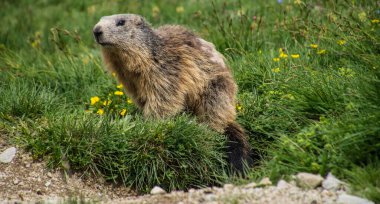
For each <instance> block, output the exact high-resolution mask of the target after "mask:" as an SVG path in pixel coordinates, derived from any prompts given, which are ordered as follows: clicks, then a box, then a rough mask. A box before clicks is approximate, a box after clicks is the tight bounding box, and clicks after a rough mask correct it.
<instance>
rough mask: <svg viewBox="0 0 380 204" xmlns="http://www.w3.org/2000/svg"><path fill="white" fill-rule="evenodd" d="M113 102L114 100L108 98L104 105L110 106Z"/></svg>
mask: <svg viewBox="0 0 380 204" xmlns="http://www.w3.org/2000/svg"><path fill="white" fill-rule="evenodd" d="M111 102H112V101H111V100H109V99H108V100H106V101H104V102H103V105H104V106H108V105H110V104H111Z"/></svg>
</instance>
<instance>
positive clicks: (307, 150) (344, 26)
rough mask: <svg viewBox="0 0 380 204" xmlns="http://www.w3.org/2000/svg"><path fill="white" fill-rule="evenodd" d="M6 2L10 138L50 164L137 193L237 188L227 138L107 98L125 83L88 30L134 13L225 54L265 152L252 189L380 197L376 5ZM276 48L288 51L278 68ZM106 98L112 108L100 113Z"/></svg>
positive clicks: (0, 34)
mask: <svg viewBox="0 0 380 204" xmlns="http://www.w3.org/2000/svg"><path fill="white" fill-rule="evenodd" d="M181 6H182V7H183V12H176V8H177V7H181ZM0 7H1V8H2V13H3V14H4V15H3V16H4V17H3V19H2V23H3V25H4V26H3V27H2V29H0V70H1V75H0V96H1V97H0V132H1V136H2V137H6V139H7V140H8V141H11V142H14V143H17V144H19V145H21V146H23V147H25V148H26V149H28V150H29V151H31V152H32V153H33V155H34V156H35V158H45V159H47V160H48V161H49V164H50V166H51V167H53V168H63V169H65V170H67V171H80V172H85V173H90V174H92V173H95V174H97V175H99V176H104V177H105V178H106V179H108V180H110V181H114V182H123V183H124V184H125V185H126V186H131V187H133V188H134V189H135V190H137V191H140V192H146V191H147V190H149V189H150V188H151V187H152V186H154V185H161V186H163V187H164V188H166V189H167V190H172V189H187V188H191V187H199V186H206V185H211V184H220V183H223V182H225V181H229V180H230V179H231V178H226V176H225V175H226V173H225V171H224V168H225V163H224V152H223V143H224V139H225V138H224V137H223V136H220V135H218V134H217V133H214V132H212V131H211V130H209V129H207V128H205V127H204V126H201V125H197V124H195V122H194V119H193V118H192V117H191V116H184V115H181V116H178V117H175V118H173V119H168V120H164V121H145V120H143V119H141V113H140V112H139V111H138V110H137V109H136V107H134V105H133V104H128V103H127V102H126V100H127V98H126V97H125V96H122V97H120V98H117V96H114V95H112V93H113V92H114V91H117V90H118V88H116V86H117V83H116V81H115V80H114V78H113V77H112V76H111V75H109V74H106V73H105V71H104V69H103V65H102V61H101V56H100V52H99V48H98V46H97V45H96V43H95V42H94V40H93V38H92V33H91V30H92V27H93V25H95V23H96V22H97V21H98V20H99V18H100V17H101V16H104V15H110V14H114V13H138V14H141V15H143V16H145V17H146V18H147V19H148V21H149V22H151V23H152V25H154V26H159V25H162V24H182V25H185V26H187V27H188V28H190V29H191V30H193V31H194V32H196V33H198V34H199V35H200V36H202V37H203V38H205V39H207V40H209V41H211V42H213V43H214V44H215V45H216V47H217V49H218V50H220V51H221V52H222V53H223V54H224V55H225V56H226V58H227V60H228V64H229V65H230V67H231V68H232V69H233V72H234V75H235V78H236V81H237V83H238V85H239V95H238V100H239V106H240V107H241V108H239V111H238V120H239V122H240V123H241V124H242V125H243V126H244V128H245V129H246V130H247V133H248V134H249V136H250V142H251V144H252V146H253V148H254V152H255V153H256V155H257V165H256V166H255V168H253V169H252V170H251V171H250V172H249V173H248V175H249V176H248V178H247V180H255V179H259V178H260V177H263V176H269V177H271V179H272V180H273V181H275V180H278V179H280V178H287V177H288V176H289V175H291V174H294V173H296V172H299V171H306V172H312V173H319V174H321V175H323V176H324V175H326V174H327V173H328V172H330V171H331V172H333V173H334V174H335V175H336V176H337V177H338V178H340V179H342V180H344V181H346V182H348V183H349V184H350V185H351V187H352V189H353V193H356V194H358V195H361V196H365V197H367V198H369V199H372V200H374V201H376V202H380V198H379V196H378V195H379V194H380V184H379V183H380V181H379V178H380V172H379V171H378V170H377V169H378V167H379V165H380V160H379V159H380V105H379V104H380V60H379V56H380V49H379V48H380V24H379V23H378V22H376V21H373V20H374V19H380V11H379V9H380V8H379V6H378V4H377V3H376V2H374V1H306V0H305V1H302V3H301V4H299V5H298V4H295V3H294V2H293V1H283V3H278V2H277V1H267V2H263V1H248V0H240V1H222V0H214V1H210V2H202V3H200V1H199V2H198V1H196V2H192V1H175V0H165V1H158V0H157V1H156V0H154V1H125V2H124V1H111V2H103V1H85V2H79V1H74V0H68V1H64V2H60V1H42V0H41V1H39V0H38V1H34V2H33V3H31V2H29V1H26V0H25V1H24V0H21V1H16V2H14V1H2V2H1V3H0ZM311 44H316V45H318V48H313V47H312V46H310V45H311ZM280 48H281V49H282V50H283V51H282V52H283V54H282V56H283V55H284V54H286V55H288V56H287V57H286V58H280V60H279V61H275V60H274V58H279V57H280V54H281V53H280V51H279V50H280ZM295 54H298V55H299V58H293V57H292V56H291V55H295ZM109 93H111V96H109V95H108V94H109ZM93 96H99V97H100V100H101V101H100V102H98V103H97V104H96V105H91V104H90V98H91V97H93ZM107 99H110V100H112V103H111V104H112V108H109V107H105V106H104V105H102V103H103V102H104V101H105V100H107ZM99 108H101V109H104V111H105V114H104V115H101V116H100V115H98V114H97V113H96V112H98V109H99ZM123 109H126V110H127V111H126V116H125V117H122V116H120V111H121V110H123ZM112 110H114V111H113V112H112ZM89 112H90V113H89ZM247 180H245V181H243V182H248V181H247ZM236 182H238V181H236Z"/></svg>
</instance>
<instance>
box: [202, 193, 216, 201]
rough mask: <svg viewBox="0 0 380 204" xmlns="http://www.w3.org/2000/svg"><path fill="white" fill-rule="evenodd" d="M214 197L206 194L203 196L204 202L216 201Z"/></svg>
mask: <svg viewBox="0 0 380 204" xmlns="http://www.w3.org/2000/svg"><path fill="white" fill-rule="evenodd" d="M216 198H217V197H216V195H214V194H207V195H205V196H204V199H205V201H207V202H210V201H214V200H216Z"/></svg>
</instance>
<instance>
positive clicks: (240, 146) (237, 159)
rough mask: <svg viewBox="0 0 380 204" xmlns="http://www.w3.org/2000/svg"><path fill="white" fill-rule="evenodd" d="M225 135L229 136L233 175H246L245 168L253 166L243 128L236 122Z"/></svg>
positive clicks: (229, 157) (228, 151)
mask: <svg viewBox="0 0 380 204" xmlns="http://www.w3.org/2000/svg"><path fill="white" fill-rule="evenodd" d="M224 134H225V135H226V136H227V138H228V141H227V156H228V162H229V163H230V165H231V168H232V171H233V173H234V172H236V173H238V174H241V175H244V172H245V167H249V166H252V165H253V160H252V158H251V157H250V154H251V148H250V145H249V144H248V139H247V138H246V135H245V133H244V130H243V128H242V127H241V126H240V125H239V124H238V123H236V122H232V123H229V124H228V126H227V127H226V129H225V132H224Z"/></svg>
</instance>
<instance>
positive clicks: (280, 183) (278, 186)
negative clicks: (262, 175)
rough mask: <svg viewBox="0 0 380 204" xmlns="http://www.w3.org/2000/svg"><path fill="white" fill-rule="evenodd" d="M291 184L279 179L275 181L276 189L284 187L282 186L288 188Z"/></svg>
mask: <svg viewBox="0 0 380 204" xmlns="http://www.w3.org/2000/svg"><path fill="white" fill-rule="evenodd" d="M291 186H292V185H291V184H289V183H288V182H286V181H284V180H282V179H281V180H279V181H278V183H277V188H278V189H284V188H290V187H291Z"/></svg>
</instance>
